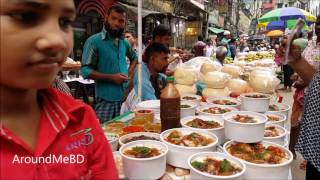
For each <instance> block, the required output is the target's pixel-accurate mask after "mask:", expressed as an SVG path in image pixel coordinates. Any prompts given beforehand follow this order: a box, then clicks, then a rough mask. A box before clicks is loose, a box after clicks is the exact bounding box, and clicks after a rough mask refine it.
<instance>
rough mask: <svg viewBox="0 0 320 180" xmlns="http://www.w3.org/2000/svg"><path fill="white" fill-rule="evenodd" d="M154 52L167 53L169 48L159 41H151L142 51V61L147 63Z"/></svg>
mask: <svg viewBox="0 0 320 180" xmlns="http://www.w3.org/2000/svg"><path fill="white" fill-rule="evenodd" d="M155 53H166V54H169V53H170V50H169V48H168V47H167V46H165V45H163V44H161V43H152V44H150V45H149V46H148V47H147V48H146V50H145V52H144V56H143V62H145V63H147V64H148V63H149V61H150V57H151V56H152V55H154V54H155Z"/></svg>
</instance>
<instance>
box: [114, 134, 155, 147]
mask: <svg viewBox="0 0 320 180" xmlns="http://www.w3.org/2000/svg"><path fill="white" fill-rule="evenodd" d="M142 135H144V136H148V137H152V138H155V139H158V140H159V141H160V134H158V133H152V132H135V133H130V134H126V135H124V136H121V137H120V138H119V144H120V146H122V145H124V144H126V143H125V141H126V140H127V139H129V138H132V137H138V136H142Z"/></svg>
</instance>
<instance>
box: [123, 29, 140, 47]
mask: <svg viewBox="0 0 320 180" xmlns="http://www.w3.org/2000/svg"><path fill="white" fill-rule="evenodd" d="M124 37H125V38H126V39H127V40H128V42H129V43H130V45H131V48H132V49H133V50H134V51H135V52H137V51H138V43H137V38H136V36H134V35H133V33H132V32H129V31H127V32H125V33H124Z"/></svg>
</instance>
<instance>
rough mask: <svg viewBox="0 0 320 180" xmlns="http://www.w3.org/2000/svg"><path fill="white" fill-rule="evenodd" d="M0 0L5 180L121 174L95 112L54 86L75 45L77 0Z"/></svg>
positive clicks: (0, 174) (0, 155)
mask: <svg viewBox="0 0 320 180" xmlns="http://www.w3.org/2000/svg"><path fill="white" fill-rule="evenodd" d="M0 2H1V4H0V22H1V26H0V33H1V36H0V37H1V38H0V42H1V53H0V55H1V59H0V60H1V63H0V73H1V74H0V98H1V99H0V105H1V107H0V162H1V163H0V165H1V166H0V179H41V180H45V179H118V174H117V170H116V168H115V164H114V160H113V156H112V152H111V148H110V145H109V144H108V142H107V139H106V138H105V136H104V133H103V131H102V129H101V128H100V126H99V122H98V120H97V117H96V115H95V114H94V111H93V110H92V109H91V108H90V107H89V106H87V105H85V104H84V103H81V102H79V101H76V100H74V99H73V98H72V97H69V96H68V95H65V94H63V93H61V92H59V91H58V90H56V89H53V88H49V87H50V86H51V84H52V82H53V81H54V79H55V77H56V74H57V73H58V71H59V69H60V68H61V66H62V64H63V62H64V60H65V59H66V57H67V55H68V54H69V53H70V51H71V49H72V46H73V33H72V26H71V23H72V21H73V20H74V19H75V15H76V10H75V6H74V2H73V0H63V1H62V0H59V1H52V0H0Z"/></svg>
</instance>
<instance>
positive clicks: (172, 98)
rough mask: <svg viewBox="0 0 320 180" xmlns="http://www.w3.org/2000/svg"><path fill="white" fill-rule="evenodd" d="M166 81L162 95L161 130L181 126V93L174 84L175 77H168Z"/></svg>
mask: <svg viewBox="0 0 320 180" xmlns="http://www.w3.org/2000/svg"><path fill="white" fill-rule="evenodd" d="M166 81H167V85H166V87H165V88H164V89H163V90H162V91H161V95H160V119H161V131H165V130H167V129H171V128H177V127H180V94H179V91H178V90H177V89H176V87H174V85H173V82H174V77H168V78H167V79H166Z"/></svg>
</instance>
